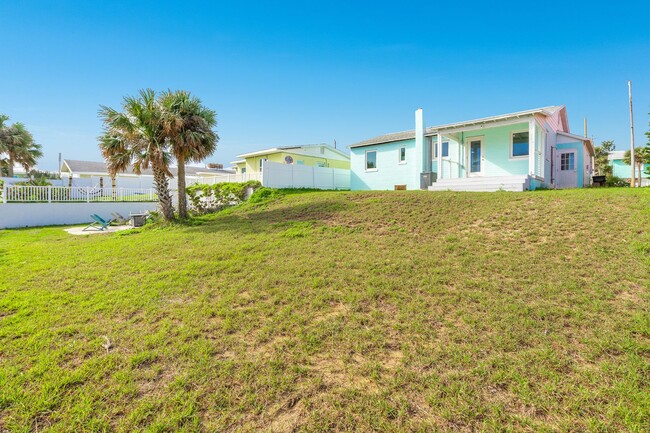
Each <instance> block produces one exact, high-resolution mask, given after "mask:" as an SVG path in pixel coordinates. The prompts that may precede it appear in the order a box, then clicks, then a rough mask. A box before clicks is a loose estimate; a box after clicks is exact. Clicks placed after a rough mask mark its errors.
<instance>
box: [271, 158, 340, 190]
mask: <svg viewBox="0 0 650 433" xmlns="http://www.w3.org/2000/svg"><path fill="white" fill-rule="evenodd" d="M262 185H264V186H266V187H269V188H315V189H350V170H345V169H342V168H329V167H312V166H309V165H292V164H280V163H277V162H269V161H265V162H264V164H263V167H262Z"/></svg>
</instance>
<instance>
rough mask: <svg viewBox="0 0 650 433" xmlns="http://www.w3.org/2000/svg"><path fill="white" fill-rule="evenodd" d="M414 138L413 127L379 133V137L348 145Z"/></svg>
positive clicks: (366, 144)
mask: <svg viewBox="0 0 650 433" xmlns="http://www.w3.org/2000/svg"><path fill="white" fill-rule="evenodd" d="M413 138H415V129H412V130H410V131H402V132H393V133H390V134H384V135H380V136H379V137H374V138H370V139H368V140H364V141H360V142H358V143H355V144H353V145H351V146H350V147H362V146H370V145H372V144H380V143H392V142H394V141H402V140H411V139H413Z"/></svg>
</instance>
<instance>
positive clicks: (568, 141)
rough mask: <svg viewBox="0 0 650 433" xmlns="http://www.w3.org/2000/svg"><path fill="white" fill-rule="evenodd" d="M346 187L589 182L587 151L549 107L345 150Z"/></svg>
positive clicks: (421, 127) (562, 111)
mask: <svg viewBox="0 0 650 433" xmlns="http://www.w3.org/2000/svg"><path fill="white" fill-rule="evenodd" d="M350 152H351V167H352V168H351V170H352V177H351V188H352V189H353V190H364V189H371V190H386V189H429V190H456V191H496V190H509V191H523V190H526V189H535V188H539V187H545V188H579V187H583V186H588V185H590V181H591V174H592V169H593V156H594V148H593V145H592V143H591V141H590V140H589V139H588V138H585V137H581V136H579V135H575V134H572V133H571V132H570V131H569V122H568V119H567V114H566V108H565V107H564V106H551V107H544V108H537V109H533V110H527V111H519V112H516V113H510V114H503V115H498V116H493V117H485V118H481V119H475V120H467V121H462V122H457V123H451V124H447V125H440V126H432V127H428V128H427V127H426V126H425V124H424V119H423V114H422V110H421V109H420V110H417V111H416V115H415V130H410V131H404V132H396V133H391V134H386V135H381V136H379V137H375V138H371V139H369V140H365V141H362V142H360V143H356V144H353V145H351V146H350Z"/></svg>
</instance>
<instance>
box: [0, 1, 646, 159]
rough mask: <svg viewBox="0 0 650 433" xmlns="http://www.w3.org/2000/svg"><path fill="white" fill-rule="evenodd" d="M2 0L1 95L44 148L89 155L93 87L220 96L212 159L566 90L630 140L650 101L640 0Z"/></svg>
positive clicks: (213, 101)
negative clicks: (418, 113) (630, 96)
mask: <svg viewBox="0 0 650 433" xmlns="http://www.w3.org/2000/svg"><path fill="white" fill-rule="evenodd" d="M238 3H243V2H207V1H206V2H201V1H191V0H189V1H180V0H179V1H162V0H161V1H108V0H107V1H104V2H84V1H76V2H64V1H59V2H55V1H47V2H45V1H42V2H38V1H18V0H17V1H6V2H1V3H0V23H1V24H0V41H2V44H1V46H2V55H1V57H0V59H2V60H0V113H5V114H7V115H9V116H11V119H12V120H13V121H20V122H23V123H25V124H26V125H27V127H28V128H29V129H30V130H31V131H32V132H33V133H34V136H35V138H36V139H37V141H38V142H39V143H41V144H42V145H43V147H44V150H45V157H44V158H43V160H41V162H40V164H39V166H40V167H41V168H43V169H49V170H56V165H57V163H56V161H57V155H58V153H59V152H62V153H63V157H64V158H70V159H88V160H100V159H101V156H100V154H99V151H98V148H97V136H98V135H99V134H100V132H101V123H100V121H99V119H98V117H97V109H98V107H99V105H100V104H103V105H108V106H112V107H118V106H119V104H120V102H121V99H122V97H123V96H124V95H129V94H135V93H136V92H137V91H138V89H140V88H145V87H151V88H153V89H156V90H163V89H167V88H171V89H186V90H189V91H191V92H193V93H194V94H196V95H197V96H199V97H200V98H201V99H202V100H203V101H204V103H205V104H206V105H207V106H209V107H210V108H212V109H214V110H216V111H217V113H218V119H219V125H218V128H217V129H218V133H219V135H220V137H221V141H220V143H219V147H218V150H217V152H216V153H215V155H214V156H213V157H212V158H210V159H209V161H213V162H222V163H226V164H227V163H228V162H230V161H232V160H234V159H235V155H237V154H238V153H243V152H246V151H251V150H256V149H261V148H265V147H272V146H281V145H295V144H304V143H320V142H325V143H332V142H333V141H334V140H335V139H336V141H337V143H338V145H339V146H340V147H342V146H347V145H349V144H352V143H355V142H357V141H360V140H363V139H366V138H369V137H372V136H375V135H379V134H382V133H386V132H392V131H400V130H405V129H412V128H413V127H414V115H413V112H414V110H415V109H416V108H418V107H422V108H423V109H424V114H425V120H426V123H427V125H434V124H442V123H448V122H454V121H460V120H466V119H472V118H477V117H483V116H491V115H497V114H503V113H508V112H512V111H518V110H524V109H530V108H535V107H540V106H545V105H555V104H565V105H566V106H567V109H568V113H569V121H570V126H571V127H572V131H573V132H576V133H582V119H583V117H585V116H586V117H587V118H588V121H589V130H590V131H589V132H590V135H593V136H594V138H595V140H596V142H598V143H599V142H600V141H601V140H605V139H613V140H615V141H616V143H617V147H618V148H619V149H622V148H625V147H626V146H627V147H628V148H629V118H628V105H627V84H626V82H627V80H628V79H630V80H632V82H633V90H634V104H635V113H634V114H635V126H636V129H637V134H636V140H637V144H643V143H645V137H644V136H643V132H645V131H647V130H648V120H649V116H648V112H650V10H649V8H650V6H649V4H648V1H647V0H640V1H637V0H629V1H626V2H592V1H567V2H564V3H563V4H560V3H555V4H553V3H549V2H542V3H540V2H528V3H527V2H520V1H518V2H508V1H501V2H498V3H494V2H486V3H483V2H468V1H466V2H445V3H444V4H436V3H438V2H432V1H428V2H421V3H419V2H416V1H411V2H405V3H403V4H402V5H398V3H397V2H390V4H389V3H388V2H387V4H382V3H381V2H376V1H374V2H367V3H366V2H351V1H347V2H334V1H332V2H319V3H310V2H268V3H255V2H245V4H238Z"/></svg>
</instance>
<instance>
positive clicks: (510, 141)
mask: <svg viewBox="0 0 650 433" xmlns="http://www.w3.org/2000/svg"><path fill="white" fill-rule="evenodd" d="M427 132H428V134H427V138H428V139H430V143H431V153H430V155H431V156H432V159H431V171H432V172H434V173H436V175H435V176H433V177H434V178H435V182H433V183H432V185H431V186H429V188H428V189H429V190H459V191H496V190H501V189H503V190H508V191H523V190H526V189H534V187H535V184H537V185H542V184H543V183H544V179H545V176H544V169H545V143H546V134H547V133H546V131H545V130H544V128H543V126H542V125H540V124H539V123H538V121H537V120H536V119H535V117H534V116H526V117H523V118H522V117H517V118H512V119H500V120H494V121H485V120H483V121H480V122H467V123H464V124H454V125H447V126H441V127H437V128H436V129H435V130H434V131H427Z"/></svg>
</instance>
